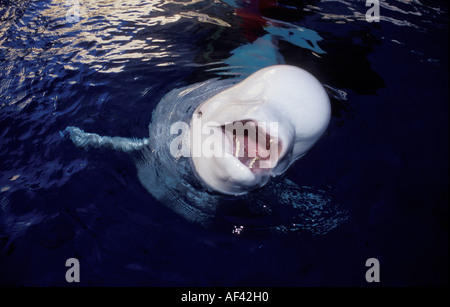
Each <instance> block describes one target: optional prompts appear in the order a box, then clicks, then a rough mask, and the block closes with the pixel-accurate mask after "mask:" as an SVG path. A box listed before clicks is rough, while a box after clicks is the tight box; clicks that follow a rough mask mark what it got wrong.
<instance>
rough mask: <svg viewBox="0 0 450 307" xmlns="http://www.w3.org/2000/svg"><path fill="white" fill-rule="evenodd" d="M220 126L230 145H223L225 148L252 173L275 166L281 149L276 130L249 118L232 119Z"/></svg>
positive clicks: (268, 169)
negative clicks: (231, 121)
mask: <svg viewBox="0 0 450 307" xmlns="http://www.w3.org/2000/svg"><path fill="white" fill-rule="evenodd" d="M272 124H273V123H272ZM221 128H222V133H223V134H224V135H225V137H226V138H227V139H228V144H229V145H231V146H225V150H226V151H227V152H228V153H229V154H231V155H232V156H233V157H235V158H236V159H238V160H239V162H240V163H242V164H243V165H245V166H246V167H247V168H248V169H250V170H251V171H252V172H253V173H256V172H260V171H262V170H266V171H270V169H271V168H273V167H275V166H276V164H277V162H278V159H279V156H280V153H281V149H282V144H281V140H280V139H279V138H278V137H277V135H276V134H277V130H275V129H268V125H267V124H266V123H261V122H256V121H254V120H249V119H247V120H239V121H234V122H233V123H228V124H225V125H222V126H221ZM272 130H275V131H272Z"/></svg>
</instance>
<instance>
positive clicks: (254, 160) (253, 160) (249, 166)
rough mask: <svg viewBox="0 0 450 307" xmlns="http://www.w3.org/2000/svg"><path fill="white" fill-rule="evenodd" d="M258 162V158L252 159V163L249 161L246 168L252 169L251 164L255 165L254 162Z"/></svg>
mask: <svg viewBox="0 0 450 307" xmlns="http://www.w3.org/2000/svg"><path fill="white" fill-rule="evenodd" d="M258 160H259V158H258V157H254V158H253V159H252V161H250V164H249V165H248V168H250V169H251V168H253V164H255V162H256V161H258Z"/></svg>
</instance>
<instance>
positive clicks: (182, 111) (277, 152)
mask: <svg viewBox="0 0 450 307" xmlns="http://www.w3.org/2000/svg"><path fill="white" fill-rule="evenodd" d="M330 117H331V106H330V100H329V98H328V95H327V92H326V91H325V89H324V87H323V86H322V84H321V83H320V82H319V81H318V80H317V79H316V78H315V77H314V76H313V75H311V74H310V73H309V72H307V71H305V70H303V69H301V68H298V67H295V66H290V65H273V66H269V67H265V68H262V69H260V70H258V71H256V72H254V73H253V74H251V75H250V76H248V77H246V78H245V79H244V80H239V79H238V80H236V79H225V80H223V79H211V80H207V81H204V82H200V83H196V84H193V85H190V86H186V87H183V88H178V89H174V90H172V91H171V92H169V93H168V94H166V95H165V96H164V97H163V98H162V99H161V101H160V102H159V103H158V105H157V106H156V108H155V110H153V113H152V120H151V123H150V124H149V137H148V138H143V139H135V138H125V137H119V136H117V137H110V136H100V135H98V134H96V133H89V132H85V131H83V130H82V129H80V128H78V127H73V126H70V127H67V128H66V130H65V131H66V132H67V133H68V134H69V137H70V139H71V140H72V141H73V143H74V144H75V145H76V146H78V147H83V148H89V147H93V148H109V149H113V150H117V151H121V152H125V153H128V154H130V155H131V156H132V158H133V160H134V162H135V164H136V168H137V175H138V178H139V180H140V182H141V183H142V185H143V186H144V187H145V188H146V189H147V191H148V192H150V194H152V195H153V196H154V197H155V198H156V199H157V200H159V201H160V202H162V203H163V204H165V205H166V206H168V207H170V208H171V209H172V210H174V211H175V212H177V213H179V214H181V215H183V216H184V217H185V218H186V219H188V220H189V221H193V222H198V223H199V224H202V225H203V226H208V225H210V224H211V221H213V220H217V213H218V212H220V215H221V219H222V220H227V219H228V218H230V219H231V220H233V222H232V223H234V224H235V223H237V220H241V222H242V223H243V224H244V223H247V224H248V225H253V226H254V227H256V228H258V227H259V228H267V229H284V228H286V227H287V226H286V225H290V226H291V227H290V228H292V225H297V226H296V227H300V228H305V227H303V226H302V225H303V224H302V223H305V220H308V219H307V218H306V219H305V216H307V215H308V214H313V213H312V212H313V211H314V209H316V208H314V206H319V207H321V208H322V207H323V206H324V205H325V204H329V203H330V199H329V197H328V196H327V195H325V194H324V193H323V191H321V192H318V191H315V192H314V193H315V194H314V193H312V192H313V191H312V190H311V189H309V188H300V187H298V186H297V185H296V184H295V183H294V182H292V181H290V180H289V179H286V178H284V179H283V178H282V177H283V176H280V175H282V174H284V173H285V172H286V171H287V170H288V169H289V167H290V166H291V165H292V164H293V163H294V162H295V161H296V160H298V159H299V158H301V157H302V156H303V155H305V154H306V153H307V152H308V151H309V150H310V149H311V148H312V147H313V145H314V144H316V143H317V141H318V140H319V139H320V138H321V136H322V135H323V134H324V132H325V131H326V130H327V127H328V125H329V122H330ZM277 177H280V178H282V179H281V180H283V181H282V182H280V181H276V178H277ZM272 179H273V180H272ZM272 181H274V182H273V183H272ZM305 189H307V190H305ZM313 194H314V195H313ZM311 195H313V196H314V197H312V196H311ZM268 199H271V201H270V202H268V201H267V200H268ZM305 203H308V204H309V205H308V206H309V207H308V206H306V207H305V206H303V209H300V207H302V205H303V204H305ZM243 206H244V207H246V208H247V209H246V210H244V211H245V212H244V213H243V214H242V216H236V213H234V212H235V211H236V210H234V209H233V208H236V207H240V208H241V207H243ZM279 206H284V207H285V208H286V207H289V208H291V209H292V210H293V212H294V214H293V213H292V212H290V213H286V214H288V215H289V217H286V221H285V222H282V224H283V225H280V224H279V221H280V219H279V218H277V219H276V220H277V221H276V222H273V223H271V222H267V217H268V216H269V217H270V216H271V215H277V214H279V213H277V212H278V211H277V208H278V207H279ZM305 208H307V209H305ZM238 211H239V212H241V213H242V212H243V211H241V210H238ZM316 211H317V210H316ZM316 211H314V212H316ZM327 212H328V213H327V214H331V216H322V217H319V218H318V217H316V222H317V221H318V220H319V221H320V219H321V218H322V219H323V222H324V224H327V225H336V224H337V223H338V221H340V220H342V217H341V215H340V213H339V212H338V211H337V210H334V211H333V210H328V211H327ZM330 212H334V213H330ZM241 213H238V215H240V214H241ZM283 214H285V213H283ZM261 217H263V219H264V221H265V222H264V226H262V225H259V221H261ZM330 219H331V220H333V221H334V222H333V223H331V224H330V223H329V221H330ZM281 220H283V218H282V219H281ZM294 222H295V223H294ZM247 224H246V225H247ZM327 227H328V228H327ZM327 227H325V228H327V229H329V228H334V227H335V226H327ZM294 228H295V227H294Z"/></svg>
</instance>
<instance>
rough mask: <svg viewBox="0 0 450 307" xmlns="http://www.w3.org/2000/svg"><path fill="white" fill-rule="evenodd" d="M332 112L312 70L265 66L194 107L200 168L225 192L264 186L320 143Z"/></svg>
mask: <svg viewBox="0 0 450 307" xmlns="http://www.w3.org/2000/svg"><path fill="white" fill-rule="evenodd" d="M330 116H331V107H330V101H329V99H328V95H327V93H326V92H325V90H324V88H323V87H322V85H321V84H320V82H319V81H318V80H317V79H316V78H314V77H313V76H312V75H311V74H310V73H308V72H306V71H305V70H303V69H300V68H297V67H294V66H288V65H275V66H270V67H266V68H263V69H261V70H259V71H257V72H255V73H253V74H252V75H250V76H249V77H247V78H246V79H245V80H243V81H242V82H240V83H238V84H236V85H234V86H232V87H230V88H228V89H226V90H224V91H222V92H220V93H219V94H217V95H215V96H213V97H212V98H210V99H208V100H207V101H205V102H203V103H201V104H200V105H199V106H198V107H197V109H196V110H195V112H194V114H193V117H192V121H191V127H190V130H191V157H192V162H193V165H194V169H195V172H196V173H197V175H198V176H199V177H200V179H201V180H202V181H203V182H204V183H205V184H206V185H207V186H208V187H210V188H211V189H213V190H216V191H218V192H221V193H224V194H230V195H239V194H244V193H246V192H248V191H249V190H252V189H255V188H258V187H261V186H263V185H264V184H266V183H267V181H268V180H269V179H270V176H277V175H280V174H282V173H283V172H285V171H286V169H287V168H288V167H289V166H290V165H291V164H292V163H293V162H294V161H295V160H297V159H298V158H300V157H301V156H302V155H304V154H305V153H306V152H307V151H308V150H309V149H310V148H311V147H312V146H313V145H314V144H315V143H316V142H317V140H318V139H319V138H320V137H321V135H322V134H323V133H324V131H325V130H326V128H327V127H328V123H329V121H330ZM202 133H203V135H202ZM205 149H206V150H205Z"/></svg>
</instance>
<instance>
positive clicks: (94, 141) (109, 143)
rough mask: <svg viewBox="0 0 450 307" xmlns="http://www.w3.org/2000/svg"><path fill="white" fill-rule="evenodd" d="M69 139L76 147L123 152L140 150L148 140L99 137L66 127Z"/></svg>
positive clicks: (146, 144)
mask: <svg viewBox="0 0 450 307" xmlns="http://www.w3.org/2000/svg"><path fill="white" fill-rule="evenodd" d="M65 131H66V132H68V133H69V136H70V139H71V140H72V142H73V143H74V144H75V146H78V147H83V148H87V147H93V148H108V149H113V150H117V151H123V152H132V151H136V150H142V149H143V148H144V147H145V146H148V144H149V140H148V139H131V138H123V137H117V136H115V137H110V136H100V135H98V134H96V133H87V132H84V131H83V130H81V129H80V128H78V127H67V128H66V129H65Z"/></svg>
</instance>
